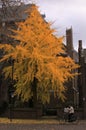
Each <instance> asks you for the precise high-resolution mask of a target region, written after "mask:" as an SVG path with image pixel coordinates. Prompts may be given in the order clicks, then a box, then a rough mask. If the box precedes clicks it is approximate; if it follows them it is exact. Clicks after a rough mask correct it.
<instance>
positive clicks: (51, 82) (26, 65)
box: [0, 5, 79, 102]
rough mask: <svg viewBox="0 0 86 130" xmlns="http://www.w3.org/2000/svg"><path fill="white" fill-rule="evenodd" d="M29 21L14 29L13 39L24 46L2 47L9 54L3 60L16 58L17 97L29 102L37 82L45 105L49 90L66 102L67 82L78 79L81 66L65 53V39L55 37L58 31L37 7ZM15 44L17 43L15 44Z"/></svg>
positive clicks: (32, 10)
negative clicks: (35, 81)
mask: <svg viewBox="0 0 86 130" xmlns="http://www.w3.org/2000/svg"><path fill="white" fill-rule="evenodd" d="M28 13H29V15H28V18H27V19H26V20H25V21H24V22H19V23H16V25H17V26H18V30H12V31H13V32H14V33H15V35H13V36H11V37H12V38H14V39H15V40H16V41H20V44H18V45H16V46H12V45H7V44H5V45H2V46H1V47H0V49H4V51H5V52H6V55H4V56H3V59H1V61H3V60H6V59H9V57H12V58H13V59H15V63H14V78H15V80H16V79H17V83H16V85H15V86H16V94H17V95H18V96H21V98H22V99H23V100H26V101H27V100H28V99H29V98H30V97H31V96H32V95H33V94H32V91H31V84H32V83H33V82H34V77H35V78H36V79H37V81H38V82H37V92H38V93H37V97H38V98H39V99H41V100H42V101H43V102H45V101H49V94H50V93H49V91H50V90H54V91H55V95H58V97H59V98H61V99H62V100H63V99H64V91H65V87H64V83H65V82H67V81H68V79H71V78H74V76H75V75H76V73H72V71H73V70H75V69H77V68H78V67H79V66H78V65H76V64H75V62H74V61H73V60H72V59H71V58H70V57H63V56H61V54H63V53H65V48H64V45H63V37H61V38H58V37H57V36H55V35H53V32H54V31H55V30H53V29H51V28H50V23H47V22H46V21H45V20H44V19H43V18H42V16H41V15H40V13H39V12H38V9H37V7H36V6H35V5H33V6H32V7H31V8H30V9H29V10H28ZM14 44H15V43H14Z"/></svg>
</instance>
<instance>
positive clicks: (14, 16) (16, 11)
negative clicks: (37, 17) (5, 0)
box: [0, 4, 32, 22]
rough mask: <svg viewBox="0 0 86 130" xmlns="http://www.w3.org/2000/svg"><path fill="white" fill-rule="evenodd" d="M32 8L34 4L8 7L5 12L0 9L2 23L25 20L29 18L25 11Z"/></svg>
mask: <svg viewBox="0 0 86 130" xmlns="http://www.w3.org/2000/svg"><path fill="white" fill-rule="evenodd" d="M31 6H32V4H21V5H19V6H13V7H6V9H5V10H3V9H2V8H0V21H1V22H6V21H20V20H25V19H26V18H27V16H28V14H27V13H26V12H25V11H26V10H27V9H28V8H30V7H31ZM3 11H4V12H3Z"/></svg>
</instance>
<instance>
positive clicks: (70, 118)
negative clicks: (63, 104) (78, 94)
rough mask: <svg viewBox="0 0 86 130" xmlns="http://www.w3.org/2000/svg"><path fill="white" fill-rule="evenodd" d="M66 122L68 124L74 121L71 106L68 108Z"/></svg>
mask: <svg viewBox="0 0 86 130" xmlns="http://www.w3.org/2000/svg"><path fill="white" fill-rule="evenodd" d="M68 118H69V119H68V121H69V122H72V121H74V119H73V118H74V108H73V106H69V116H68Z"/></svg>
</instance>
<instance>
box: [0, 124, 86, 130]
mask: <svg viewBox="0 0 86 130" xmlns="http://www.w3.org/2000/svg"><path fill="white" fill-rule="evenodd" d="M0 130H86V123H81V124H79V123H78V124H12V123H11V124H0Z"/></svg>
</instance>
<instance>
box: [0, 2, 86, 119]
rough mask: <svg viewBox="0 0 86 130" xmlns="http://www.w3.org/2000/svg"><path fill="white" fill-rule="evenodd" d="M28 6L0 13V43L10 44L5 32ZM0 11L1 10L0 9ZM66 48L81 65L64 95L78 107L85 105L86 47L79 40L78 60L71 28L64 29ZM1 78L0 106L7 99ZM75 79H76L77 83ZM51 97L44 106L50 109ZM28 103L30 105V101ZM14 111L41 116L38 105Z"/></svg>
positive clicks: (53, 102)
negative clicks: (33, 107) (4, 13)
mask: <svg viewBox="0 0 86 130" xmlns="http://www.w3.org/2000/svg"><path fill="white" fill-rule="evenodd" d="M30 7H31V5H30V4H29V5H24V4H21V5H20V6H18V7H14V8H13V10H14V12H15V15H12V14H10V13H9V11H10V10H9V8H7V13H8V15H6V16H4V17H2V15H0V43H2V44H4V43H5V42H6V43H7V42H8V43H10V44H11V43H12V39H9V37H8V36H7V35H6V34H9V35H10V31H9V27H11V28H15V27H16V26H15V22H16V21H17V22H19V21H23V20H25V19H26V18H27V14H26V13H24V11H25V10H26V9H27V8H30ZM0 11H1V9H0ZM42 16H43V18H44V15H42ZM66 49H67V50H66V51H67V55H68V56H70V57H71V58H72V59H74V60H75V62H76V63H78V62H79V64H80V65H81V66H82V67H81V68H80V69H79V72H81V73H82V75H80V76H79V78H78V77H77V76H76V78H75V79H73V80H72V81H71V82H68V83H67V86H68V90H67V95H66V96H67V102H68V103H71V101H72V103H73V105H74V106H75V107H79V106H80V107H85V105H86V104H85V99H86V96H85V84H86V81H85V80H86V74H85V73H84V72H85V70H86V67H85V63H86V57H84V56H83V55H85V56H86V49H84V50H83V49H82V44H81V42H80V43H79V60H78V52H76V51H75V50H74V47H73V32H72V28H70V29H67V30H66ZM0 53H1V52H0ZM83 66H84V67H83ZM2 67H3V64H2V65H0V72H1V68H2ZM76 71H77V70H76ZM3 79H4V77H2V76H1V77H0V107H1V105H2V103H3V101H5V102H7V101H8V100H9V98H8V87H7V84H6V82H5V81H4V80H3ZM78 79H79V80H78ZM77 80H78V83H79V84H78V83H77ZM51 93H53V92H51ZM3 95H4V96H3ZM51 99H52V100H51V101H50V104H47V105H46V107H48V108H51V109H53V108H56V103H57V98H56V99H54V97H53V95H51ZM29 103H30V105H31V101H30V102H29ZM5 105H6V104H4V106H5ZM20 105H21V104H20ZM24 105H26V106H27V107H28V105H27V103H25V104H24ZM38 111H39V112H38ZM84 111H85V109H84ZM14 113H15V114H14V115H15V117H21V116H23V117H24V118H29V117H31V118H34V117H37V115H38V116H42V111H41V108H40V105H39V106H38V107H37V109H31V108H30V109H29V110H27V109H24V111H23V110H16V111H14ZM19 113H20V115H19ZM24 113H26V114H25V115H26V116H25V115H24ZM28 113H29V114H28ZM85 113H86V112H85ZM28 115H29V117H28ZM34 115H35V116H34Z"/></svg>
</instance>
